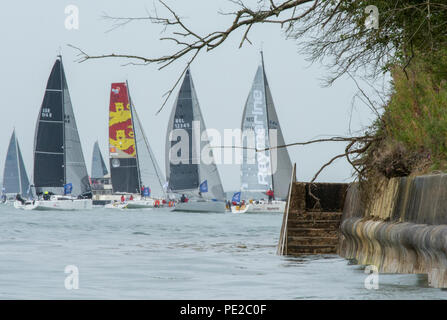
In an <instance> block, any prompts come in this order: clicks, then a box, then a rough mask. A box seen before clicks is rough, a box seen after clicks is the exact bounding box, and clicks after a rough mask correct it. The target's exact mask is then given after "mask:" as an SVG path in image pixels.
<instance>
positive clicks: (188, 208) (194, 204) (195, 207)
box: [172, 201, 225, 213]
mask: <svg viewBox="0 0 447 320" xmlns="http://www.w3.org/2000/svg"><path fill="white" fill-rule="evenodd" d="M172 211H184V212H216V213H224V212H225V203H224V202H221V201H188V202H180V203H176V204H175V207H174V209H172Z"/></svg>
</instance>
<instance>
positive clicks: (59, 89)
mask: <svg viewBox="0 0 447 320" xmlns="http://www.w3.org/2000/svg"><path fill="white" fill-rule="evenodd" d="M67 183H71V184H72V194H73V195H81V194H85V193H88V192H90V191H91V187H90V182H89V179H88V174H87V167H86V166H85V161H84V155H83V153H82V147H81V142H80V139H79V134H78V130H77V126H76V120H75V116H74V113H73V107H72V105H71V99H70V94H69V92H68V85H67V81H66V78H65V72H64V68H63V65H62V58H61V57H58V59H57V60H56V62H55V63H54V66H53V69H52V71H51V74H50V77H49V78H48V82H47V87H46V90H45V96H44V98H43V102H42V106H41V108H40V112H39V116H38V120H37V125H36V132H35V137H34V186H35V188H36V192H37V193H38V194H39V193H42V192H44V191H50V192H53V193H55V194H63V192H64V185H65V184H67Z"/></svg>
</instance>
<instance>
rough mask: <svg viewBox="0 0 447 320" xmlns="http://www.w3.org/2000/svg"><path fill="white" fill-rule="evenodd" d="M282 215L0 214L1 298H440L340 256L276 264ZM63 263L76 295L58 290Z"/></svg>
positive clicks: (417, 283) (423, 282) (421, 281)
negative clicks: (371, 276) (372, 282)
mask: <svg viewBox="0 0 447 320" xmlns="http://www.w3.org/2000/svg"><path fill="white" fill-rule="evenodd" d="M280 227H281V215H277V214H256V215H235V214H224V215H223V214H194V213H180V212H169V211H165V210H135V211H134V210H127V211H120V210H105V209H101V208H95V209H94V210H91V211H85V212H26V211H19V210H15V209H13V208H11V207H5V206H2V207H0V259H1V260H0V261H1V262H0V298H3V299H6V298H13V299H18V298H24V299H30V298H35V299H100V298H103V299H445V298H446V297H447V291H443V290H438V289H433V288H429V287H428V286H427V277H426V276H424V275H387V274H384V275H382V274H381V275H379V289H378V290H367V289H365V285H364V281H365V278H366V277H367V276H368V275H367V274H365V273H364V272H365V271H364V269H363V268H362V267H360V266H357V265H351V264H350V263H349V261H347V260H345V259H342V258H340V257H338V256H336V255H321V256H312V257H300V258H291V257H279V256H277V255H276V243H277V241H278V237H279V230H280ZM67 265H74V266H76V267H77V268H78V270H79V289H78V290H67V289H65V286H64V281H65V278H66V277H67V274H65V273H64V270H65V267H66V266H67Z"/></svg>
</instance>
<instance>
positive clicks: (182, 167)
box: [165, 69, 225, 199]
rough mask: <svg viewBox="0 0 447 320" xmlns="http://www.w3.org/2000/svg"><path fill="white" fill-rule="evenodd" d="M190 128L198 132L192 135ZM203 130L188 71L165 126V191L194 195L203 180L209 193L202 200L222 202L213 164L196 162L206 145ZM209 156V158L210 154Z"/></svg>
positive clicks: (223, 197) (218, 181)
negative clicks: (218, 200)
mask: <svg viewBox="0 0 447 320" xmlns="http://www.w3.org/2000/svg"><path fill="white" fill-rule="evenodd" d="M194 126H196V127H194ZM198 126H200V128H199V127H198ZM193 128H194V130H199V131H198V132H194V130H193ZM205 130H206V126H205V122H204V121H203V117H202V113H201V110H200V106H199V101H198V99H197V94H196V92H195V89H194V84H193V81H192V77H191V72H190V70H189V69H188V70H187V71H186V74H185V78H184V79H183V83H182V86H181V87H180V91H179V94H178V96H177V100H176V102H175V104H174V108H173V110H172V112H171V116H170V119H169V123H168V131H167V139H166V150H165V151H166V175H167V179H168V181H169V187H168V188H169V189H170V190H171V191H173V192H178V193H181V192H193V193H194V192H196V193H198V188H199V185H200V183H202V182H203V181H205V180H207V184H208V189H209V192H207V193H206V194H203V196H204V197H208V198H216V199H225V195H224V192H223V188H222V183H221V180H220V176H219V172H218V171H217V166H216V164H215V163H214V162H212V163H209V164H206V163H204V162H203V161H200V153H201V150H202V149H203V147H204V146H206V145H207V144H209V141H208V138H207V137H206V133H204V131H205ZM202 134H203V137H204V139H203V140H202V139H201V136H202ZM210 154H211V156H212V151H211V152H210Z"/></svg>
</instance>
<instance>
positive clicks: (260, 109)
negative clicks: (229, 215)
mask: <svg viewBox="0 0 447 320" xmlns="http://www.w3.org/2000/svg"><path fill="white" fill-rule="evenodd" d="M241 127H242V128H241V130H242V132H245V136H248V137H249V138H250V137H254V141H249V140H248V139H243V141H242V145H243V147H244V148H250V147H254V146H255V147H256V148H257V149H258V150H259V149H267V148H272V147H276V146H279V145H284V144H285V142H284V137H283V134H282V130H281V127H280V125H279V119H278V116H277V114H276V110H275V106H274V104H273V98H272V94H271V92H270V88H269V85H268V82H267V77H266V74H265V69H264V64H263V63H262V64H261V65H260V66H259V67H258V70H257V72H256V75H255V78H254V81H253V85H252V88H251V90H250V93H249V95H248V98H247V101H246V103H245V107H244V112H243V118H242V124H241ZM291 174H292V162H291V161H290V156H289V153H288V151H287V148H280V149H273V150H267V151H263V152H256V153H255V154H254V158H253V153H252V152H251V151H250V150H247V149H244V150H243V157H242V166H241V190H242V191H243V192H244V193H245V194H246V195H248V197H254V198H262V197H265V192H266V191H267V190H268V189H269V188H272V189H273V191H274V194H275V197H276V198H277V199H285V198H286V197H287V192H288V182H289V180H290V175H291Z"/></svg>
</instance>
